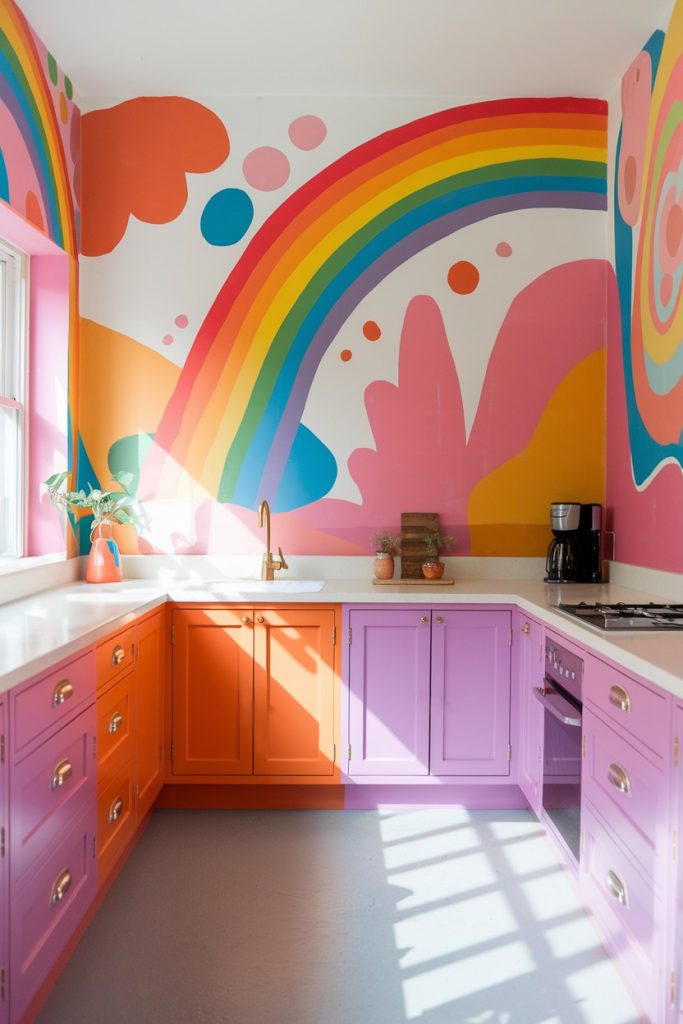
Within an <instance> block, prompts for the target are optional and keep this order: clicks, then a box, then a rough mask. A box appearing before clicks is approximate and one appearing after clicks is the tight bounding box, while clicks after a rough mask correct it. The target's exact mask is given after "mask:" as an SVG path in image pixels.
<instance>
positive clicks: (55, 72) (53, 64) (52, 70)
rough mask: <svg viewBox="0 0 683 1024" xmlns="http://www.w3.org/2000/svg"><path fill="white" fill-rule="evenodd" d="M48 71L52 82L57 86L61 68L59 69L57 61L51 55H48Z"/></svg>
mask: <svg viewBox="0 0 683 1024" xmlns="http://www.w3.org/2000/svg"><path fill="white" fill-rule="evenodd" d="M47 70H48V74H49V76H50V81H51V82H52V84H53V85H56V84H57V82H58V81H59V68H58V67H57V61H56V60H55V59H54V57H53V56H52V54H51V53H48V55H47Z"/></svg>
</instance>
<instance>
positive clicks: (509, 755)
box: [508, 743, 512, 761]
mask: <svg viewBox="0 0 683 1024" xmlns="http://www.w3.org/2000/svg"><path fill="white" fill-rule="evenodd" d="M511 760H512V744H511V743H508V761H511Z"/></svg>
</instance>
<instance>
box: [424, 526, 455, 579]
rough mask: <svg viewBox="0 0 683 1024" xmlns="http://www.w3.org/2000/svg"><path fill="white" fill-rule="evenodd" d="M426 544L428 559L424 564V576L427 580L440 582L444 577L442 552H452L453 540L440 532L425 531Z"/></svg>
mask: <svg viewBox="0 0 683 1024" xmlns="http://www.w3.org/2000/svg"><path fill="white" fill-rule="evenodd" d="M423 540H424V544H425V548H426V549H427V557H426V558H425V560H424V562H423V563H422V575H423V576H424V578H425V579H426V580H440V579H441V577H442V576H443V571H444V564H443V562H442V561H441V560H440V558H439V556H440V554H441V552H442V551H450V550H451V547H452V546H453V538H452V537H451V536H450V535H449V534H447V533H441V531H440V530H425V533H424V537H423Z"/></svg>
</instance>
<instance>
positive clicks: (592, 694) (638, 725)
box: [583, 656, 668, 757]
mask: <svg viewBox="0 0 683 1024" xmlns="http://www.w3.org/2000/svg"><path fill="white" fill-rule="evenodd" d="M583 699H584V702H586V703H589V704H593V705H594V706H595V707H596V708H598V709H599V710H600V712H601V713H602V714H603V715H607V717H608V718H610V719H611V720H612V721H613V722H616V724H617V725H619V726H621V728H622V729H626V731H627V732H630V733H632V734H633V735H634V736H635V737H636V739H638V740H640V742H641V743H644V744H645V745H646V746H647V747H649V748H650V750H652V751H653V752H654V753H656V754H657V755H658V757H661V756H662V754H663V751H664V748H665V743H664V739H663V737H664V736H665V735H666V734H667V730H668V701H667V698H666V696H665V695H664V694H663V693H659V692H657V691H655V690H651V689H650V688H649V687H647V686H645V685H643V683H639V682H636V680H635V679H631V678H630V676H625V675H624V674H623V672H620V671H619V670H618V669H616V668H613V667H612V666H611V665H607V664H606V663H605V662H604V661H600V660H599V659H598V658H593V657H590V656H589V657H587V658H586V661H585V666H584V681H583Z"/></svg>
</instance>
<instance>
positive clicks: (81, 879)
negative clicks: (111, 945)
mask: <svg viewBox="0 0 683 1024" xmlns="http://www.w3.org/2000/svg"><path fill="white" fill-rule="evenodd" d="M94 826H95V814H94V805H93V808H92V809H91V810H90V811H89V812H88V814H87V815H83V816H82V817H80V818H79V819H78V820H77V821H76V822H75V823H74V825H73V827H72V829H71V830H70V831H69V832H68V833H67V834H66V835H65V836H64V838H63V839H62V841H61V842H59V843H58V844H57V845H56V846H54V847H53V848H52V849H51V850H50V852H49V854H48V855H47V857H45V858H44V859H43V860H42V861H41V862H39V863H38V864H37V865H36V868H35V870H34V871H32V872H30V873H29V874H28V875H26V876H25V877H24V878H23V880H21V881H20V882H19V883H18V884H16V883H15V884H13V885H12V895H11V903H10V915H11V929H12V950H11V978H12V988H11V996H10V1000H11V1006H10V1010H11V1019H12V1020H13V1021H17V1020H19V1019H20V1017H21V1015H22V1014H23V1012H24V1010H25V1009H26V1007H27V1006H28V1004H29V1002H30V1001H31V999H32V998H33V996H34V995H35V993H36V991H37V989H38V988H39V986H40V984H41V983H42V981H43V980H44V979H45V977H46V976H47V974H48V973H49V971H50V969H51V968H52V966H53V965H54V963H55V961H56V960H57V958H58V956H59V955H60V953H61V951H62V949H63V948H64V946H65V945H66V943H67V942H68V940H69V938H70V937H71V935H72V934H73V932H74V931H75V929H76V928H77V926H78V924H79V922H80V921H81V919H82V918H83V915H84V914H85V912H86V911H87V909H88V907H89V905H90V903H91V902H92V900H93V897H94V896H95V892H96V888H97V884H96V873H95V859H94V853H93V842H94V831H95V830H94Z"/></svg>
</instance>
